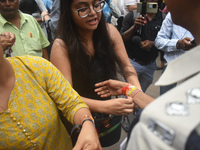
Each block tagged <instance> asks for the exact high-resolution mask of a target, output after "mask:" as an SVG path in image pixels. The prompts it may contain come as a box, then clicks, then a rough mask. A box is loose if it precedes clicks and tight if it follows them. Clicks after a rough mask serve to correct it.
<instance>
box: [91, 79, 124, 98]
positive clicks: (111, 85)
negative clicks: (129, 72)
mask: <svg viewBox="0 0 200 150" xmlns="http://www.w3.org/2000/svg"><path fill="white" fill-rule="evenodd" d="M127 85H128V83H126V82H122V81H118V80H112V79H110V80H106V81H103V82H100V83H97V84H95V87H97V89H95V92H97V94H98V95H100V96H101V97H109V96H118V95H122V88H123V87H124V86H127Z"/></svg>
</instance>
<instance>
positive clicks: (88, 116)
mask: <svg viewBox="0 0 200 150" xmlns="http://www.w3.org/2000/svg"><path fill="white" fill-rule="evenodd" d="M84 118H90V119H91V120H92V122H93V124H94V119H93V118H92V116H90V115H84V116H83V118H81V124H83V119H84Z"/></svg>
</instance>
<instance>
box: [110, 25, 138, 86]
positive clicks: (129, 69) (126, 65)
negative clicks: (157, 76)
mask: <svg viewBox="0 0 200 150" xmlns="http://www.w3.org/2000/svg"><path fill="white" fill-rule="evenodd" d="M108 28H109V32H110V36H111V39H112V41H113V43H114V49H115V53H116V56H117V63H118V65H119V66H120V68H121V70H122V71H123V75H124V78H125V79H126V81H127V82H128V83H131V84H133V85H135V86H136V87H138V88H139V89H141V86H140V83H139V80H138V77H137V73H136V70H135V68H134V67H133V66H132V65H131V63H130V61H129V58H128V55H127V52H126V49H125V46H124V42H123V40H122V38H121V35H120V33H119V32H118V30H117V29H116V28H115V27H114V26H113V25H111V24H108Z"/></svg>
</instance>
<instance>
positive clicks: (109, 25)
mask: <svg viewBox="0 0 200 150" xmlns="http://www.w3.org/2000/svg"><path fill="white" fill-rule="evenodd" d="M106 24H107V28H108V32H109V33H110V34H113V33H115V32H118V30H117V28H116V27H115V26H114V25H112V24H110V23H106Z"/></svg>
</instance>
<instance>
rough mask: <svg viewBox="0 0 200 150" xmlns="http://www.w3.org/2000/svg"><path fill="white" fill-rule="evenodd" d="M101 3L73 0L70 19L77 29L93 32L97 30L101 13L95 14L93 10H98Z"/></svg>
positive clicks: (97, 0)
mask: <svg viewBox="0 0 200 150" xmlns="http://www.w3.org/2000/svg"><path fill="white" fill-rule="evenodd" d="M101 2H102V1H101V0H73V2H72V5H71V13H72V19H73V20H74V22H75V24H76V26H77V27H78V28H79V29H81V30H84V31H94V30H95V29H96V28H97V26H98V24H99V21H100V19H101V15H102V11H99V12H96V11H95V10H94V9H96V10H99V8H100V5H101ZM87 14H88V15H87Z"/></svg>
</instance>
